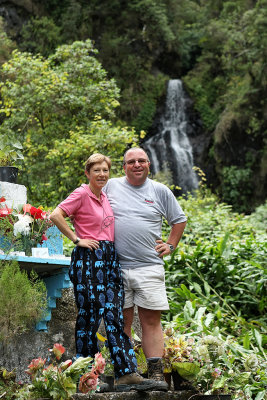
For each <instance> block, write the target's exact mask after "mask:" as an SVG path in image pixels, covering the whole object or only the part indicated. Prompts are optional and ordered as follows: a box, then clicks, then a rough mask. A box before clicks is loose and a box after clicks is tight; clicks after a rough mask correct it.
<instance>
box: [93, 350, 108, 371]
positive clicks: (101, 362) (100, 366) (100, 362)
mask: <svg viewBox="0 0 267 400" xmlns="http://www.w3.org/2000/svg"><path fill="white" fill-rule="evenodd" d="M105 365H106V361H105V359H104V358H103V356H102V354H101V353H96V354H95V369H96V372H97V373H98V374H103V373H104V370H105Z"/></svg>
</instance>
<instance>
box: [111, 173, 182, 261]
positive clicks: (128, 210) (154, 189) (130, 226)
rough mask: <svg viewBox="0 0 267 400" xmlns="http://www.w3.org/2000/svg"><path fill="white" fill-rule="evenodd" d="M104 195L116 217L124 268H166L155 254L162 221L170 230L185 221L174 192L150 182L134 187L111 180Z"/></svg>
mask: <svg viewBox="0 0 267 400" xmlns="http://www.w3.org/2000/svg"><path fill="white" fill-rule="evenodd" d="M104 191H105V192H106V194H107V196H108V200H109V202H110V205H111V207H112V209H113V212H114V216H115V246H116V249H117V251H118V254H119V257H120V263H121V266H122V268H139V267H146V266H148V265H155V264H164V262H163V260H162V259H161V258H160V257H159V256H158V253H157V252H156V250H155V246H156V240H157V239H161V228H162V217H165V218H166V220H167V221H168V223H169V225H171V226H172V225H173V224H177V223H180V222H185V221H186V216H185V214H184V213H183V211H182V209H181V207H180V205H179V204H178V202H177V200H176V198H175V196H174V195H173V193H172V191H171V190H170V189H169V188H168V187H167V186H165V185H163V184H162V183H159V182H155V181H153V180H151V179H149V178H147V179H146V181H145V183H144V184H143V185H140V186H133V185H131V184H130V183H129V182H128V181H127V179H126V177H122V178H112V179H110V180H109V181H108V182H107V184H106V186H105V187H104Z"/></svg>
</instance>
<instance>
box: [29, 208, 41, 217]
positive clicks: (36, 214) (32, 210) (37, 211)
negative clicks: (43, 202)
mask: <svg viewBox="0 0 267 400" xmlns="http://www.w3.org/2000/svg"><path fill="white" fill-rule="evenodd" d="M30 214H31V216H32V217H33V218H34V219H43V217H42V214H43V210H41V208H35V207H31V208H30Z"/></svg>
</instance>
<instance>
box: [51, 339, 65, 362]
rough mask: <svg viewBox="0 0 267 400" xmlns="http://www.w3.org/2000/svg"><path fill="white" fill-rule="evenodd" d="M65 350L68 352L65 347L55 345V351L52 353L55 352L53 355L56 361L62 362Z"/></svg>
mask: <svg viewBox="0 0 267 400" xmlns="http://www.w3.org/2000/svg"><path fill="white" fill-rule="evenodd" d="M65 350H66V349H65V347H63V346H62V345H61V344H59V343H55V344H54V347H53V349H52V350H50V351H53V353H54V354H55V356H56V359H57V360H60V359H61V356H62V354H63V353H64V352H65Z"/></svg>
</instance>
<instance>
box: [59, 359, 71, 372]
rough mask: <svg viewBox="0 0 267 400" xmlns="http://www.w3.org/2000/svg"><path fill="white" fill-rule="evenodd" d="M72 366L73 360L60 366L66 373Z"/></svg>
mask: <svg viewBox="0 0 267 400" xmlns="http://www.w3.org/2000/svg"><path fill="white" fill-rule="evenodd" d="M71 365H72V360H67V361H64V362H63V363H62V364H60V368H61V370H62V371H65V369H67V368H69V367H70V366H71Z"/></svg>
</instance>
